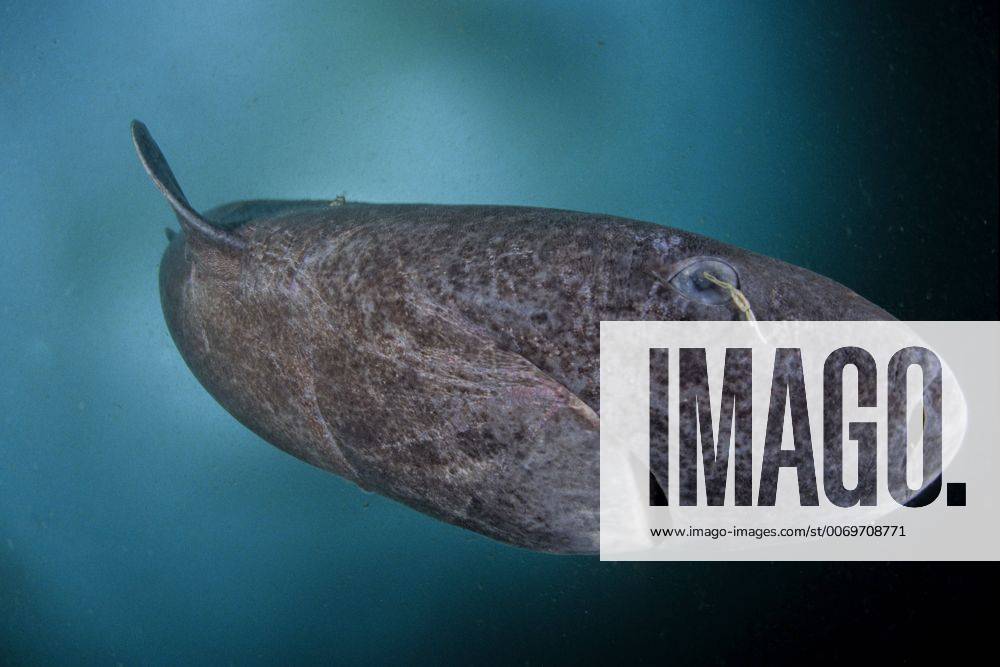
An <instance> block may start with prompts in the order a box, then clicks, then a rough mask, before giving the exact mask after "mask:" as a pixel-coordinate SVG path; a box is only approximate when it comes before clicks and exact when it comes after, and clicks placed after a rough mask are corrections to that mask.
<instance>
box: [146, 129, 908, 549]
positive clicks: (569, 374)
mask: <svg viewBox="0 0 1000 667" xmlns="http://www.w3.org/2000/svg"><path fill="white" fill-rule="evenodd" d="M132 138H133V142H134V144H135V147H136V149H137V151H138V154H139V157H140V159H141V161H142V164H143V166H144V167H145V169H146V171H147V172H148V174H149V175H150V177H151V178H152V180H153V183H154V184H155V185H156V187H157V188H158V189H159V190H160V192H161V193H162V194H163V195H164V197H166V199H167V201H168V202H169V204H170V206H171V207H172V209H173V211H174V213H175V214H176V216H177V219H178V221H179V223H180V232H179V233H172V232H168V238H169V244H168V246H167V248H166V251H165V252H164V255H163V259H162V261H161V264H160V296H161V300H162V305H163V313H164V316H165V318H166V322H167V326H168V327H169V329H170V334H171V336H172V337H173V340H174V342H175V343H176V345H177V348H178V349H179V350H180V353H181V355H182V356H183V358H184V360H185V362H186V363H187V365H188V366H189V367H190V369H191V371H192V372H193V373H194V375H195V376H196V377H197V378H198V380H199V381H200V382H201V384H202V385H204V387H205V388H206V389H207V390H208V392H209V393H210V394H211V395H212V396H213V397H214V398H215V399H216V400H217V401H218V402H219V403H220V404H221V405H222V406H223V407H224V408H225V409H226V410H227V411H229V413H231V414H232V415H233V416H234V417H235V418H236V419H238V420H239V421H240V422H241V423H243V424H244V425H246V426H247V427H248V428H250V429H251V430H252V431H254V432H255V433H257V434H258V435H259V436H260V437H262V438H263V439H265V440H266V441H268V442H269V443H271V444H273V445H275V446H277V447H279V448H281V449H282V450H284V451H286V452H288V453H290V454H292V455H294V456H296V457H298V458H300V459H302V460H304V461H307V462H308V463H311V464H313V465H315V466H318V467H320V468H323V469H325V470H328V471H330V472H333V473H335V474H337V475H340V476H341V477H343V478H345V479H348V480H350V481H352V482H354V483H356V484H357V485H358V486H360V487H362V488H363V489H366V490H370V491H373V492H377V493H379V494H382V495H384V496H387V497H389V498H393V499H395V500H397V501H400V502H402V503H405V504H406V505H408V506H410V507H412V508H415V509H417V510H419V511H421V512H424V513H426V514H429V515H431V516H433V517H436V518H438V519H441V520H443V521H446V522H448V523H451V524H455V525H458V526H462V527H464V528H467V529H470V530H473V531H476V532H478V533H481V534H483V535H487V536H489V537H491V538H494V539H497V540H500V541H502V542H506V543H508V544H513V545H517V546H520V547H524V548H528V549H533V550H539V551H546V552H553V553H593V552H596V551H597V550H598V546H599V539H598V535H599V498H600V485H599V479H600V478H599V458H600V457H599V451H600V446H599V419H598V406H599V396H600V387H599V368H598V366H599V358H600V354H599V350H600V344H599V333H600V322H601V321H602V320H729V319H736V318H742V317H745V316H747V312H746V311H747V309H746V308H742V307H741V303H745V304H746V305H747V306H749V305H752V309H753V310H752V312H753V315H754V316H755V317H756V318H757V319H760V320H890V319H893V318H892V317H891V316H890V315H889V314H888V313H886V312H885V311H884V310H882V309H881V308H879V307H877V306H875V305H874V304H872V303H870V302H868V301H866V300H865V299H864V298H862V297H860V296H858V295H857V294H855V293H854V292H853V291H851V290H850V289H848V288H847V287H844V286H843V285H840V284H838V283H836V282H834V281H832V280H829V279H827V278H824V277H822V276H819V275H817V274H815V273H812V272H810V271H808V270H806V269H803V268H799V267H796V266H792V265H790V264H786V263H784V262H781V261H779V260H777V259H773V258H770V257H765V256H762V255H758V254H755V253H752V252H749V251H747V250H742V249H740V248H736V247H733V246H730V245H726V244H724V243H721V242H718V241H715V240H712V239H709V238H706V237H704V236H700V235H698V234H694V233H690V232H686V231H682V230H679V229H673V228H670V227H665V226H662V225H658V224H653V223H649V222H639V221H635V220H628V219H624V218H619V217H614V216H610V215H600V214H591V213H580V212H575V211H564V210H554V209H546V208H529V207H520V206H439V205H428V204H368V203H358V202H345V201H344V200H343V198H340V197H338V198H336V199H333V200H310V201H275V200H254V201H241V202H235V203H231V204H226V205H223V206H220V207H218V208H215V209H212V210H210V211H207V212H206V213H204V214H202V213H199V212H198V211H196V210H195V209H194V208H193V207H192V206H191V204H190V203H189V202H188V200H187V198H186V197H185V196H184V194H183V192H182V191H181V188H180V186H179V185H178V183H177V180H176V179H175V178H174V175H173V173H172V172H171V170H170V167H169V166H168V165H167V162H166V160H165V159H164V157H163V154H162V153H161V152H160V150H159V148H158V147H157V145H156V143H155V142H154V141H153V139H152V137H151V136H150V134H149V132H148V130H147V129H146V127H145V126H144V125H143V124H142V123H139V122H138V121H135V122H133V124H132ZM706 278H708V279H706ZM736 295H739V296H740V297H742V299H743V301H742V302H741V301H740V300H739V299H737V298H736ZM654 382H655V378H654ZM654 389H655V387H654ZM654 472H655V466H654Z"/></svg>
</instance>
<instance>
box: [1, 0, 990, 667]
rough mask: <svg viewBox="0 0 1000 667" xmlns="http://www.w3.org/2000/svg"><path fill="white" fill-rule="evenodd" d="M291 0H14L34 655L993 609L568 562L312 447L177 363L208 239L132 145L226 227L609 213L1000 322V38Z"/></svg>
mask: <svg viewBox="0 0 1000 667" xmlns="http://www.w3.org/2000/svg"><path fill="white" fill-rule="evenodd" d="M290 4H291V3H273V2H237V3H214V2H213V3H206V2H178V3H173V2H171V3H104V2H85V3H69V2H67V3H55V2H53V3H6V2H5V3H0V149H2V150H0V193H2V194H0V225H2V227H0V230H2V239H3V257H4V259H3V261H2V262H0V318H2V319H0V336H2V337H0V368H2V370H3V376H2V379H0V408H2V409H0V447H2V453H0V662H3V661H5V660H4V658H6V659H9V660H10V661H12V662H36V663H40V662H52V661H59V662H68V661H73V662H79V661H82V662H88V663H91V662H92V663H102V664H107V663H115V662H122V663H126V664H130V663H178V662H190V661H193V662H220V661H227V662H228V661H232V662H236V663H245V662H265V661H266V662H278V661H282V662H284V661H292V662H314V661H330V660H335V659H336V660H339V661H342V662H359V661H363V660H370V661H384V660H388V659H390V658H393V659H396V660H397V661H400V662H417V661H428V660H429V661H434V662H437V661H455V660H481V661H502V662H511V661H512V662H518V663H551V662H560V661H563V660H571V659H580V658H584V657H591V658H592V657H594V656H597V655H605V656H609V655H613V654H615V653H620V654H622V655H625V654H629V655H634V654H636V653H637V652H638V653H645V654H646V655H647V657H653V656H658V657H660V658H664V659H671V660H675V661H678V662H685V661H687V660H691V659H695V658H697V657H699V656H704V655H705V653H706V652H708V654H709V655H712V656H714V657H716V658H722V657H738V656H740V655H746V652H747V651H756V652H757V653H756V655H758V656H763V655H766V654H767V652H768V651H769V650H775V651H780V650H785V649H786V648H787V647H788V646H789V645H790V643H791V642H792V641H793V640H792V639H791V638H792V637H794V639H795V640H797V641H803V642H804V641H807V640H808V641H815V642H816V644H817V645H822V644H825V643H827V642H830V641H834V640H835V638H837V637H839V636H840V633H841V631H842V625H841V623H842V621H843V619H845V618H849V619H854V620H856V621H857V620H860V621H866V620H868V621H871V623H870V625H873V626H880V627H882V626H884V624H883V623H882V622H881V621H880V620H878V619H881V614H882V613H883V612H885V611H886V610H891V613H890V616H891V617H892V618H893V619H894V621H893V623H895V624H896V625H892V624H890V632H891V629H892V628H893V627H897V628H898V627H901V626H905V625H906V624H908V623H911V622H912V621H913V620H914V619H915V618H917V617H919V614H920V608H921V606H922V605H927V604H930V603H931V601H932V600H936V599H937V598H934V597H933V594H934V593H935V592H942V591H946V590H947V591H951V592H952V593H953V594H954V595H956V596H957V595H960V594H964V592H965V588H964V587H967V586H968V585H969V582H970V581H971V580H972V579H971V577H969V576H965V575H964V574H962V573H961V572H959V573H954V574H952V575H949V580H948V583H947V584H945V583H944V582H943V581H942V578H941V577H940V576H938V575H936V574H929V571H928V570H924V569H921V568H906V569H902V570H889V569H887V568H878V567H872V566H855V567H822V566H810V567H797V566H782V567H763V566H757V567H752V568H751V567H732V566H730V567H724V566H707V565H706V566H694V565H690V566H677V565H667V564H648V565H626V564H601V563H600V562H598V561H597V560H596V559H592V558H565V557H562V558H561V557H553V556H546V555H540V554H533V553H529V552H525V551H521V550H517V549H513V548H510V547H506V546H503V545H500V544H497V543H494V542H491V541H489V540H487V539H485V538H482V537H479V536H477V535H474V534H472V533H468V532H465V531H463V530H461V529H458V528H454V527H450V526H447V525H444V524H441V523H438V522H436V521H434V520H432V519H429V518H427V517H424V516H422V515H420V514H418V513H416V512H413V511H411V510H408V509H406V508H404V507H402V506H400V505H397V504H395V503H393V502H391V501H388V500H385V499H382V498H381V497H378V496H373V495H369V494H366V493H364V492H362V491H360V490H359V489H357V488H355V487H354V486H352V485H350V484H348V483H346V482H344V481H341V480H339V479H338V478H335V477H333V476H330V475H328V474H326V473H323V472H321V471H319V470H316V469H313V468H310V467H309V466H307V465H306V464H304V463H301V462H299V461H297V460H295V459H293V458H291V457H289V456H287V455H285V454H283V453H281V452H279V451H277V450H276V449H274V448H272V447H270V446H269V445H267V444H266V443H264V442H262V441H261V440H259V439H258V438H257V437H255V436H254V435H252V434H251V433H250V432H248V431H247V430H246V429H245V428H243V427H242V426H240V425H239V424H238V423H237V422H236V421H235V420H233V419H232V418H231V417H230V416H229V415H228V414H226V413H225V412H224V411H223V410H222V409H221V408H220V407H219V406H218V405H217V404H216V403H215V402H214V401H213V400H212V399H211V398H210V397H209V396H208V394H207V393H206V392H205V391H204V390H203V389H202V388H201V387H200V386H199V385H198V383H197V382H196V381H195V379H194V378H193V377H192V375H191V374H190V373H189V372H188V370H187V369H186V367H185V366H184V364H183V362H182V360H181V358H180V356H179V354H178V353H177V351H176V350H175V349H174V346H173V344H172V342H171V340H170V338H169V335H168V333H167V330H166V327H165V325H164V324H163V321H162V316H161V313H160V306H159V300H158V292H157V282H156V269H157V263H158V261H159V257H160V253H161V252H162V250H163V247H164V245H165V241H164V238H163V228H164V227H165V226H175V223H174V221H173V220H172V216H171V215H170V213H169V210H168V208H167V206H166V205H165V203H164V202H163V200H162V198H161V197H160V196H159V195H158V194H157V193H156V192H155V190H154V189H153V187H152V186H151V185H150V183H149V182H148V180H147V178H146V176H145V174H144V173H143V172H142V169H141V168H140V166H139V164H138V161H137V159H136V158H135V155H134V153H133V150H132V146H131V144H130V141H129V137H128V122H129V120H131V119H132V118H133V117H136V118H140V119H142V120H144V121H145V122H146V123H147V124H148V125H149V127H150V128H151V130H152V131H153V132H154V134H155V135H156V137H157V139H158V141H159V142H160V144H161V146H162V147H163V149H164V151H165V152H166V154H167V156H168V157H169V158H170V159H171V162H172V164H173V167H174V169H175V171H176V172H177V175H178V178H179V179H180V181H181V183H182V185H183V186H184V189H185V191H186V192H187V194H188V196H189V198H190V199H191V201H192V202H193V203H194V205H195V206H196V207H200V208H202V209H205V208H208V207H210V206H213V205H215V204H218V203H222V202H224V201H229V200H234V199H241V198H248V197H276V198H316V197H333V196H335V195H337V194H340V193H346V195H347V197H348V198H349V199H354V200H362V201H421V202H434V203H501V204H530V205H539V206H552V207H560V208H570V209H581V210H590V211H600V212H607V213H613V214H617V215H623V216H627V217H633V218H639V219H646V220H652V221H656V222H661V223H665V224H672V225H675V226H678V227H683V228H687V229H691V230H694V231H698V232H701V233H704V234H708V235H711V236H714V237H717V238H720V239H722V240H725V241H728V242H731V243H735V244H738V245H742V246H745V247H748V248H751V249H753V250H756V251H759V252H763V253H766V254H769V255H774V256H777V257H780V258H782V259H785V260H787V261H790V262H793V263H797V264H800V265H804V266H806V267H809V268H811V269H813V270H815V271H818V272H820V273H824V274H826V275H829V276H831V277H833V278H835V279H837V280H839V281H841V282H843V283H845V284H847V285H849V286H851V287H853V288H854V289H856V290H857V291H859V292H861V293H862V294H864V295H866V296H868V297H869V298H871V299H872V300H873V301H876V302H877V303H879V304H880V305H882V306H884V307H886V308H887V309H889V310H890V311H893V312H894V313H895V314H897V315H898V316H900V317H905V318H911V319H916V318H924V319H992V318H995V317H996V307H997V269H996V263H997V256H996V253H997V202H996V194H997V162H996V142H997V125H996V104H997V85H996V71H995V67H996V60H997V51H996V21H995V16H994V15H992V14H991V13H990V12H988V11H986V10H982V9H979V8H977V7H975V6H974V5H972V4H968V3H959V4H957V5H955V6H948V5H947V4H945V3H938V4H937V5H935V6H934V7H931V8H920V9H914V6H912V5H910V4H909V3H899V4H889V5H878V6H876V7H852V6H848V5H847V4H843V3H815V4H809V3H769V2H758V3H735V2H726V3H700V2H699V3H694V2H692V3H674V2H671V3H641V4H632V3H629V4H627V5H618V4H616V3H608V2H577V3H572V4H569V3H557V2H469V3H457V2H442V3H413V2H405V1H398V2H353V3H301V4H297V5H296V6H294V7H292V6H290ZM956 582H957V583H956ZM942 594H944V593H942ZM927 596H931V597H927ZM817 614H818V615H819V619H818V620H819V622H817V623H810V624H808V626H806V625H805V624H802V625H799V621H798V620H797V619H801V618H803V616H805V615H812V617H813V618H815V617H816V615H817ZM762 632H769V633H772V636H774V637H777V638H778V639H777V640H776V641H777V643H776V644H775V643H774V642H769V643H767V644H766V645H764V644H761V643H760V642H759V641H757V639H758V638H759V637H760V636H761V633H762ZM782 637H786V638H788V639H786V641H784V642H782V640H781V638H782ZM768 647H770V648H768Z"/></svg>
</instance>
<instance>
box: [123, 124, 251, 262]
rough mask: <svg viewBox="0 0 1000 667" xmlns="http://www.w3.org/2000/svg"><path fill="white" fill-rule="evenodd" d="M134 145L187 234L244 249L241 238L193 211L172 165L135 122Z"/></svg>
mask: <svg viewBox="0 0 1000 667" xmlns="http://www.w3.org/2000/svg"><path fill="white" fill-rule="evenodd" d="M132 143H134V144H135V150H136V152H138V153H139V160H141V161H142V166H143V167H144V168H145V170H146V173H147V174H149V176H150V178H152V179H153V184H154V185H156V188H157V189H158V190H159V191H160V192H162V193H163V196H164V197H166V198H167V201H168V202H170V206H171V208H173V209H174V213H176V214H177V219H178V220H179V221H180V223H181V226H182V227H183V228H184V230H185V231H186V232H188V233H189V234H191V235H192V236H196V237H200V238H202V239H204V240H206V241H209V242H211V243H212V244H214V245H222V246H225V247H227V248H233V249H236V250H240V249H242V248H243V247H244V243H243V241H242V240H241V239H239V238H238V237H236V236H235V235H233V234H232V233H231V232H230V231H228V230H226V229H224V228H222V227H216V226H215V225H213V224H212V223H211V222H209V221H208V220H206V219H205V218H203V217H202V216H201V215H200V214H199V213H198V212H197V211H195V210H194V209H193V208H191V204H189V203H188V200H187V197H185V196H184V192H183V191H182V190H181V186H180V185H178V184H177V179H176V178H174V173H173V172H172V171H171V170H170V165H168V164H167V160H166V158H165V157H163V153H162V152H160V147H159V146H157V145H156V142H155V141H153V137H152V135H150V134H149V130H148V129H146V126H145V125H143V124H142V123H141V122H139V121H137V120H133V121H132Z"/></svg>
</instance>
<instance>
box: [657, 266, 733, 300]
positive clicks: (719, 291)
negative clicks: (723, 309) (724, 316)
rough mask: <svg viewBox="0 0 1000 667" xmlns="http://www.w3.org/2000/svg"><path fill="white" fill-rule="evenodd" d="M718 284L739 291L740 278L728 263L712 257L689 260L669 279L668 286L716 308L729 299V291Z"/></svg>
mask: <svg viewBox="0 0 1000 667" xmlns="http://www.w3.org/2000/svg"><path fill="white" fill-rule="evenodd" d="M705 274H708V275H710V276H712V277H713V278H715V279H716V282H713V281H712V280H709V279H708V278H706V277H705ZM718 282H722V283H728V284H729V285H732V286H733V287H735V288H736V289H739V287H740V276H739V274H737V273H736V269H734V268H733V267H732V266H730V265H729V264H728V263H726V262H723V261H722V260H721V259H715V258H714V257H697V258H695V259H693V260H690V261H688V262H687V263H685V264H684V265H683V266H682V267H681V268H680V269H679V270H678V271H677V272H676V273H675V274H674V275H673V277H672V278H671V279H670V285H671V286H672V287H674V289H676V290H677V291H679V292H680V293H681V294H683V295H684V296H686V297H687V298H689V299H691V300H692V301H697V302H698V303H703V304H706V305H709V306H718V305H721V304H724V303H727V302H728V301H729V300H730V299H731V296H730V292H729V290H727V289H726V288H725V287H723V286H722V285H719V284H718Z"/></svg>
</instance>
